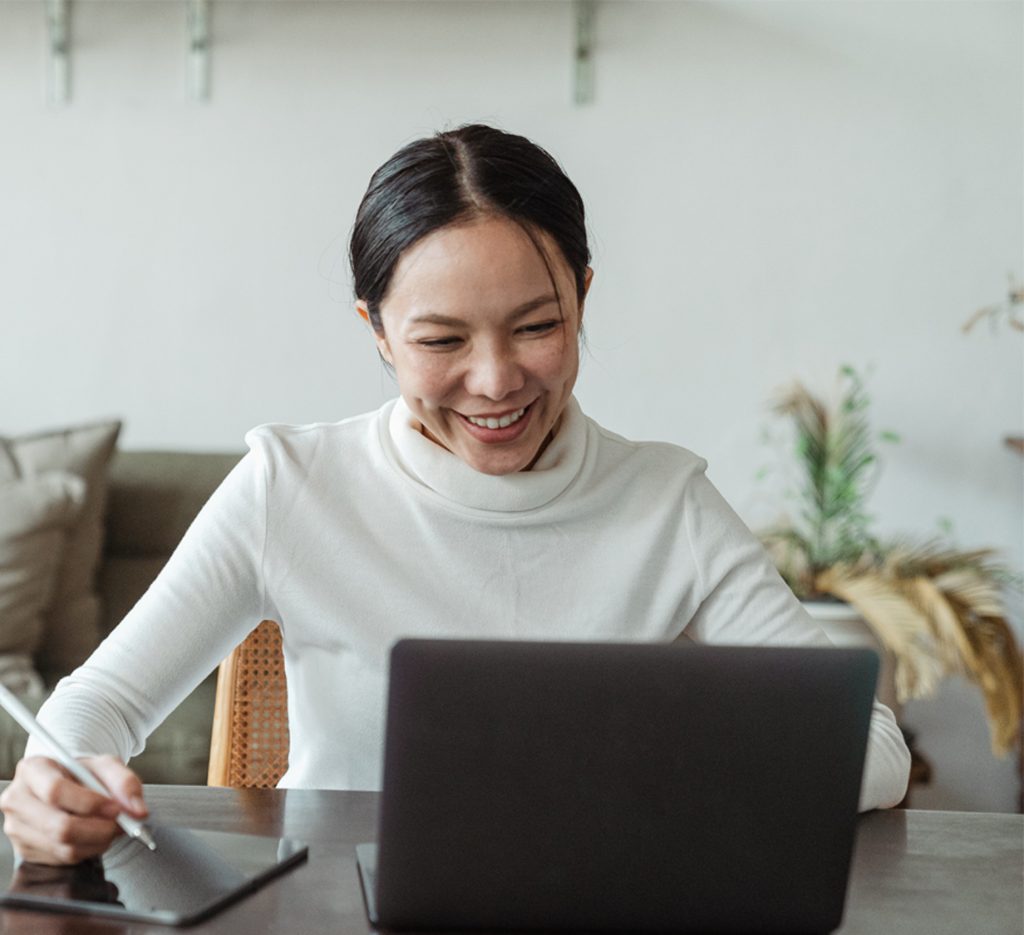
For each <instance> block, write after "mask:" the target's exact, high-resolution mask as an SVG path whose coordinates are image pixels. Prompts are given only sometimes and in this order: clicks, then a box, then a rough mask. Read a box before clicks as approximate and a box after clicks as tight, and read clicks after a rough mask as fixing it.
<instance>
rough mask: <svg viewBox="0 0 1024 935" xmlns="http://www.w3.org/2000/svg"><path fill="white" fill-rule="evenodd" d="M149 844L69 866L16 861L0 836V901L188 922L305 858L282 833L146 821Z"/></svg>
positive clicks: (125, 842) (122, 845)
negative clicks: (259, 833)
mask: <svg viewBox="0 0 1024 935" xmlns="http://www.w3.org/2000/svg"><path fill="white" fill-rule="evenodd" d="M151 830H152V832H153V836H154V838H155V839H156V845H157V849H156V851H155V852H153V851H149V850H148V849H147V848H146V847H144V846H143V845H142V844H140V843H138V842H137V841H133V840H132V839H130V838H127V837H124V838H119V839H118V840H117V841H115V842H114V844H113V846H112V847H111V848H110V850H108V851H107V853H106V854H104V855H103V857H102V858H93V859H91V860H87V861H85V862H83V863H80V864H75V865H74V866H70V867H48V866H45V865H42V864H30V863H21V864H17V862H16V859H15V856H14V851H13V849H12V848H11V843H10V841H9V840H8V839H7V837H6V835H0V886H3V891H2V892H0V904H3V905H7V906H16V907H18V908H22V909H43V910H46V911H47V912H75V913H87V914H89V915H99V916H109V917H114V918H119V919H133V920H138V921H143V922H158V923H161V924H163V925H190V924H192V923H193V922H198V921H199V920H200V919H203V918H205V917H207V916H209V915H212V914H213V913H214V912H217V911H218V910H219V909H222V908H223V907H224V906H227V905H228V904H229V903H232V902H234V901H235V900H237V899H239V898H241V897H242V896H244V895H245V894H246V893H249V892H251V891H252V890H255V889H257V888H258V887H260V886H262V885H263V884H264V883H265V882H266V881H267V880H269V879H271V878H272V877H274V876H276V875H278V874H280V873H282V872H283V871H284V870H286V869H287V868H289V867H292V866H294V865H295V864H298V863H300V862H301V861H303V860H305V859H306V854H307V849H306V845H305V844H303V843H301V842H299V841H292V840H289V839H287V838H270V837H257V836H255V835H250V834H232V833H228V832H222V831H197V830H193V829H190V828H166V827H159V826H151Z"/></svg>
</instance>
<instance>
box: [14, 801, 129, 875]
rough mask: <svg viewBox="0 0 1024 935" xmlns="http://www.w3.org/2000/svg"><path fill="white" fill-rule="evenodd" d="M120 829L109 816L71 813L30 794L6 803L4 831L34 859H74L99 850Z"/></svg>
mask: <svg viewBox="0 0 1024 935" xmlns="http://www.w3.org/2000/svg"><path fill="white" fill-rule="evenodd" d="M6 805H7V803H5V806H6ZM119 831H120V829H119V828H118V826H117V824H116V823H115V822H114V821H113V820H111V819H109V818H96V817H91V816H86V817H83V816H79V815H72V814H70V813H69V812H65V811H62V810H60V809H57V808H54V807H53V806H51V805H48V804H47V803H45V802H42V801H40V800H39V799H36V798H35V797H33V796H30V795H26V796H21V797H19V798H18V799H17V800H16V802H15V804H14V805H13V806H11V807H10V808H6V807H5V818H4V832H5V833H6V835H7V836H8V838H10V840H11V841H12V843H13V844H14V846H15V849H16V850H17V851H18V853H19V854H20V855H21V856H22V857H23V858H24V859H25V860H31V861H34V862H36V863H47V864H55V863H58V864H65V863H77V862H79V861H81V860H85V859H86V858H87V857H92V856H95V855H98V854H102V853H103V852H104V851H105V850H106V849H107V848H108V847H109V846H110V844H111V842H112V841H113V840H114V838H115V837H116V836H117V834H118V832H119Z"/></svg>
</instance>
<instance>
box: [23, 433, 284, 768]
mask: <svg viewBox="0 0 1024 935" xmlns="http://www.w3.org/2000/svg"><path fill="white" fill-rule="evenodd" d="M249 440H250V442H251V443H252V442H254V441H255V442H257V443H261V442H262V439H260V437H259V436H256V435H250V437H249ZM265 465H266V458H265V457H264V455H263V454H262V444H256V445H254V447H253V450H252V451H250V452H249V454H247V455H246V456H245V457H244V458H243V459H242V460H241V461H240V462H239V464H238V465H237V466H236V467H235V468H234V470H233V471H232V472H231V473H230V474H229V475H228V477H227V478H226V479H225V480H224V482H223V483H222V484H221V485H220V487H218V489H217V490H216V491H215V492H214V494H213V496H212V497H211V498H210V500H209V501H208V502H207V504H206V505H205V506H204V507H203V509H202V510H201V511H200V513H199V515H198V516H197V517H196V519H195V521H194V522H193V523H192V525H191V526H190V527H189V529H188V531H187V532H186V534H185V536H184V537H183V538H182V540H181V542H180V544H179V545H178V547H177V549H176V550H175V551H174V553H173V555H172V556H171V558H170V560H169V561H168V562H167V565H166V566H165V567H164V569H163V570H162V571H161V572H160V574H159V575H158V576H157V578H156V580H155V581H154V582H153V584H152V585H151V586H150V588H149V590H147V591H146V593H145V594H144V595H143V596H142V598H141V599H140V600H139V601H138V603H137V604H136V605H135V607H134V608H133V609H132V610H131V611H130V612H129V613H128V615H127V616H126V617H125V618H124V620H123V621H122V622H121V623H120V624H119V625H118V626H117V627H115V628H114V630H113V631H112V632H111V634H110V635H109V636H108V637H107V638H106V639H105V640H104V641H103V642H102V643H101V644H100V646H99V647H97V649H96V650H95V652H93V654H92V655H91V656H90V657H89V659H88V660H86V662H84V663H83V664H82V665H81V666H80V667H79V668H78V669H76V670H75V671H74V672H73V673H71V675H69V676H67V677H66V678H64V679H62V680H61V681H60V682H59V683H58V685H57V687H56V689H55V690H54V692H53V694H52V695H51V696H50V698H49V699H48V700H47V702H46V704H44V705H43V707H42V709H41V710H40V714H39V719H40V721H42V722H43V723H44V724H45V725H46V726H47V727H48V728H49V729H50V730H51V732H52V733H53V734H55V735H56V736H57V737H58V739H60V740H61V741H62V742H63V743H64V744H65V746H66V747H67V748H68V750H69V752H71V753H72V754H73V755H75V756H86V755H92V754H98V753H111V754H114V755H116V756H119V757H121V758H122V759H123V760H128V759H129V758H130V757H131V756H134V755H136V754H138V753H140V752H141V751H142V750H143V748H144V747H145V742H146V738H147V737H148V735H149V734H150V733H152V731H153V730H154V729H155V728H156V727H157V726H158V725H159V724H160V723H161V722H162V721H163V720H164V718H166V717H167V715H168V714H170V712H171V711H172V710H173V709H174V708H175V707H176V706H177V705H178V704H179V703H180V702H181V701H182V700H183V699H184V698H185V696H186V695H187V694H188V693H189V692H191V691H192V690H193V689H194V688H195V687H196V686H197V685H198V684H199V683H200V682H201V681H202V680H203V679H204V678H205V677H206V676H207V675H208V674H209V673H210V672H211V671H212V670H213V668H214V667H215V666H216V665H217V664H218V663H219V662H220V660H221V659H223V658H224V656H226V655H227V654H228V653H229V652H230V651H231V649H232V648H233V647H234V646H236V645H237V644H238V643H239V642H240V641H241V640H242V639H243V638H244V637H245V635H246V634H247V633H248V632H249V631H250V630H251V629H252V628H253V627H255V626H256V625H257V624H258V623H259V622H260V620H261V619H263V618H264V617H265V616H267V615H268V611H269V609H268V608H267V607H266V606H265V604H266V601H265V598H264V587H263V576H262V563H263V550H264V544H265V540H266V512H267V480H266V475H267V470H266V467H265ZM45 753H46V751H45V749H43V748H42V747H41V746H40V745H39V744H37V743H36V742H35V741H30V743H29V745H28V748H27V749H26V755H33V754H45Z"/></svg>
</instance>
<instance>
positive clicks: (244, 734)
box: [207, 620, 288, 789]
mask: <svg viewBox="0 0 1024 935" xmlns="http://www.w3.org/2000/svg"><path fill="white" fill-rule="evenodd" d="M287 768H288V694H287V690H286V682H285V675H284V655H283V652H282V648H281V630H280V628H279V627H278V625H277V624H276V623H275V622H274V621H273V620H264V621H263V622H262V623H261V624H260V625H259V626H258V627H256V629H255V630H253V631H252V633H250V634H249V635H248V636H247V637H246V638H245V640H243V641H242V643H240V644H239V645H238V646H236V647H235V648H234V650H232V652H231V654H230V655H229V656H228V657H227V658H226V659H225V660H224V661H223V662H222V663H221V664H220V669H219V670H218V672H217V698H216V701H215V702H214V709H213V735H212V737H211V739H210V770H209V774H208V777H207V783H208V784H209V785H211V786H231V787H233V788H236V789H267V788H271V787H273V786H276V785H277V783H278V780H279V779H280V778H281V777H282V776H283V775H284V772H285V770H286V769H287Z"/></svg>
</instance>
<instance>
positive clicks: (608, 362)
mask: <svg viewBox="0 0 1024 935" xmlns="http://www.w3.org/2000/svg"><path fill="white" fill-rule="evenodd" d="M43 10H44V7H43V4H42V3H41V2H20V0H14V2H12V0H7V2H4V3H3V4H0V317H2V323H3V328H2V331H0V431H2V432H16V431H22V430H30V429H33V428H37V427H43V426H52V425H59V424H63V423H66V422H68V421H70V420H77V419H87V418H92V417H96V416H100V415H106V414H117V415H121V416H123V417H124V419H125V420H126V430H125V434H124V444H125V445H126V446H127V447H147V446H154V447H168V448H173V447H189V448H195V449H237V448H239V447H240V445H241V437H242V434H243V432H244V431H245V429H247V428H248V427H249V426H251V425H254V424H257V423H260V422H265V421H290V422H306V421H314V420H333V419H337V418H340V417H343V416H346V415H350V414H353V413H356V412H359V411H363V410H365V409H368V408H370V407H373V406H375V405H376V404H377V403H378V402H379V401H381V400H382V399H384V398H386V397H388V396H389V395H392V393H393V388H392V385H391V383H390V381H389V380H388V378H387V377H386V376H384V375H383V374H382V372H381V370H380V368H379V365H378V363H377V360H376V355H375V354H374V352H373V349H372V347H371V343H370V341H369V340H368V338H367V335H366V333H365V331H364V329H363V327H362V325H361V323H360V322H359V320H358V319H357V318H356V317H355V315H354V314H353V313H352V311H351V307H350V301H349V295H348V272H347V268H346V267H345V262H344V259H345V240H346V237H347V234H348V232H349V229H350V225H351V221H352V218H353V215H354V212H355V208H356V205H357V203H358V200H359V197H360V195H361V193H362V190H363V189H364V187H365V185H366V182H367V179H368V177H369V174H370V172H371V171H372V170H373V168H375V167H376V166H377V165H378V164H379V163H380V162H381V161H383V160H384V159H385V158H386V157H387V156H388V155H390V153H391V152H393V151H394V150H395V149H396V148H397V147H398V146H399V145H400V144H402V143H404V142H406V141H408V140H410V139H413V138H415V137H417V136H420V135H423V134H426V133H429V132H431V131H433V130H434V129H437V128H439V127H443V126H448V125H456V124H459V123H462V122H466V121H470V120H481V121H490V122H494V123H497V124H499V125H502V126H504V127H506V128H508V129H512V130H515V131H517V132H521V133H524V134H526V135H527V136H530V137H532V138H534V139H536V140H538V141H539V142H541V143H542V144H543V145H545V146H547V147H548V148H549V149H550V150H551V151H552V152H554V153H555V154H556V155H557V156H558V157H559V159H560V160H561V161H562V162H563V164H564V165H565V166H566V168H567V170H568V171H569V174H570V175H571V176H572V177H573V178H574V180H575V181H576V183H577V185H578V186H579V188H580V189H581V191H582V192H583V195H584V198H585V200H586V201H587V204H588V208H589V212H590V226H591V230H592V235H593V249H594V266H595V268H596V270H597V277H596V280H595V285H594V287H593V289H592V291H591V296H590V300H589V302H588V311H587V319H588V328H589V344H590V352H591V355H590V359H589V360H588V361H587V363H586V365H585V368H584V372H583V374H582V376H581V379H580V383H579V387H578V395H579V397H580V398H581V400H582V402H583V404H584V406H585V407H586V409H587V410H588V411H589V412H590V413H591V414H592V415H594V416H595V417H597V418H598V419H599V420H600V421H602V422H603V423H605V424H606V425H608V426H609V427H610V428H613V429H615V430H617V431H620V432H622V433H624V434H627V435H631V436H634V437H638V438H663V439H668V440H671V441H676V442H679V443H681V444H684V445H687V446H688V447H691V448H693V449H695V450H697V451H699V452H700V453H702V454H703V455H705V456H706V457H707V458H708V459H709V461H710V465H711V466H710V474H711V476H712V478H713V479H714V480H715V481H716V483H718V485H719V486H720V487H721V488H722V489H723V491H724V492H725V494H726V495H727V497H729V499H730V500H731V501H732V502H733V503H734V504H735V505H736V506H737V508H738V509H739V510H740V512H741V513H742V514H743V515H744V517H745V518H746V519H747V520H748V521H749V522H751V523H752V524H755V525H756V524H758V523H762V522H765V521H767V520H769V519H772V518H774V516H775V511H776V507H777V499H776V498H775V497H774V495H773V492H772V488H771V487H770V486H766V485H764V484H758V483H756V482H755V480H754V476H755V473H756V471H757V469H758V468H759V467H760V466H761V465H762V464H763V463H765V461H766V459H768V458H769V457H770V452H769V451H768V450H767V449H766V448H765V447H764V445H763V444H762V443H761V442H760V436H761V431H762V429H763V428H764V427H765V425H766V424H767V416H766V411H765V403H766V400H767V399H768V398H769V396H770V395H771V393H772V391H773V390H774V389H776V388H777V387H778V386H779V385H780V384H782V383H784V382H785V381H787V380H789V379H790V378H792V377H795V376H799V377H803V378H805V379H808V380H811V381H814V382H816V383H818V384H820V385H826V386H827V385H828V384H829V383H830V381H831V378H832V375H833V374H834V373H835V370H836V368H837V367H838V365H839V364H840V363H844V362H849V363H852V364H855V365H857V366H859V367H866V366H869V365H870V366H872V367H873V368H874V373H873V376H872V378H871V381H870V387H871V392H872V396H873V400H874V407H873V412H874V415H875V418H876V422H877V424H878V426H879V427H886V428H891V429H894V430H896V431H899V432H900V433H901V434H902V435H903V437H904V440H903V442H902V444H900V445H899V446H896V447H894V448H891V449H887V452H886V464H885V469H884V472H883V474H882V475H881V479H880V482H879V484H878V487H877V490H876V493H875V497H874V500H873V504H872V505H873V509H874V511H875V512H876V513H877V515H878V519H879V526H880V529H881V531H883V532H906V533H911V534H916V535H922V536H923V535H928V534H930V533H933V532H935V531H936V530H937V522H938V520H939V518H940V517H945V518H948V519H949V520H951V521H952V523H953V527H954V530H955V532H956V536H957V540H958V542H959V543H960V544H962V545H964V546H982V545H992V546H996V547H998V548H1000V549H1002V550H1003V552H1004V555H1005V556H1006V557H1007V559H1008V560H1009V561H1010V562H1011V563H1012V564H1013V565H1014V566H1015V567H1017V568H1020V567H1021V565H1022V562H1024V542H1022V536H1024V531H1022V515H1024V489H1022V483H1021V479H1022V462H1021V460H1020V458H1019V457H1017V456H1015V455H1014V454H1013V453H1011V452H1010V451H1008V450H1007V449H1005V448H1004V447H1003V446H1002V444H1001V439H1002V437H1003V436H1004V435H1005V434H1008V433H1010V432H1013V433H1016V434H1021V432H1022V428H1024V364H1022V348H1024V342H1022V341H1021V340H1020V337H1019V336H1018V335H1016V334H1015V333H1011V332H1009V331H1007V330H1006V329H1003V330H1001V331H997V332H992V331H990V330H988V329H984V328H983V329H978V330H977V331H976V332H974V333H972V334H970V335H967V336H965V335H963V334H962V333H961V332H960V325H961V323H962V322H963V321H964V320H965V319H966V318H967V317H968V315H969V314H970V313H971V312H972V311H973V310H974V309H976V308H977V307H979V306H980V305H982V304H985V303H988V302H992V301H997V300H999V299H1000V298H1001V297H1002V295H1003V294H1004V292H1005V287H1006V277H1007V274H1008V273H1012V274H1014V275H1015V276H1017V277H1018V278H1021V277H1022V276H1024V268H1022V255H1024V222H1022V210H1021V207H1022V175H1024V152H1022V148H1024V143H1022V140H1024V126H1022V120H1024V118H1022V104H1024V101H1022V78H1024V75H1022V52H1021V45H1020V36H1021V31H1022V25H1024V22H1022V7H1021V5H1020V4H1018V3H1013V2H983V0H982V2H898V0H890V2H887V3H872V2H843V0H837V2H788V0H780V2H772V3H726V2H721V3H685V2H675V3H655V2H642V3H640V2H634V3H623V2H603V3H601V4H600V5H599V8H598V22H597V48H596V69H597V88H596V100H595V102H594V103H593V104H591V105H588V106H584V107H576V106H573V105H572V103H571V89H570V77H571V65H570V55H571V48H572V41H573V36H572V14H571V7H570V6H569V5H568V4H567V3H561V2H550V3H549V2H540V3H528V2H491V3H475V2H464V3H430V2H420V3H384V2H377V3H373V2H371V3H327V2H319V3H305V2H261V3H239V2H224V0H218V2H215V3H214V5H213V17H214V20H213V25H214V41H213V52H212V55H213V59H212V62H213V75H212V80H213V96H212V100H211V101H210V102H209V103H206V104H197V103H194V102H191V101H189V100H187V99H186V95H185V92H184V88H185V4H184V3H183V2H178V0H168V2H162V0H151V2H146V3H127V2H106V0H96V2H82V0H79V2H76V3H73V30H72V32H73V42H72V70H73V77H72V99H71V102H70V104H69V105H68V106H67V107H65V108H62V109H52V108H48V107H46V106H45V103H44V93H43V89H44V75H45V61H46V59H45V43H46V36H45V26H44V13H43ZM968 696H969V693H968ZM969 697H970V696H969ZM961 702H962V699H961V701H957V702H955V704H958V705H960V704H961ZM943 703H946V702H943ZM926 710H928V711H931V712H935V711H939V712H941V711H942V710H943V709H942V708H941V707H939V708H936V707H935V706H933V707H932V708H928V709H926ZM957 710H961V709H960V708H958V709H957ZM932 720H934V719H932ZM938 720H939V723H937V724H932V721H931V720H929V718H928V717H925V718H924V719H923V725H922V728H921V731H922V737H921V739H922V744H923V745H924V746H926V747H929V744H930V745H931V746H930V747H929V749H930V750H943V751H946V752H951V751H952V752H951V755H950V757H949V763H946V762H945V760H944V761H943V766H942V769H937V774H938V775H937V777H936V778H937V783H939V784H940V786H939V787H938V789H939V791H938V793H937V794H938V802H937V804H940V805H941V804H942V801H943V800H942V794H941V788H942V787H941V783H942V782H943V781H946V782H949V781H952V780H953V777H957V776H958V777H960V778H959V779H957V780H956V781H957V782H958V783H960V785H969V784H970V783H969V782H968V780H967V778H966V777H967V773H966V772H965V770H967V769H968V767H969V766H970V764H971V761H972V760H974V759H976V758H977V757H979V756H980V757H986V756H987V754H986V753H985V749H986V743H987V741H986V738H985V735H984V724H983V722H981V721H977V723H976V724H975V727H974V729H973V730H971V731H970V732H969V733H970V736H969V738H968V739H965V738H964V737H961V736H958V737H957V738H956V744H955V745H950V743H949V741H948V740H947V739H946V737H945V735H944V734H943V730H942V723H941V722H942V721H945V720H948V719H947V718H939V719H938ZM930 724H931V725H932V726H928V725H930ZM954 746H955V750H954ZM978 751H980V752H978ZM944 755H945V754H943V756H944ZM979 762H982V761H981V760H979ZM990 762H991V767H989V763H990ZM984 764H985V765H984V769H986V770H988V772H987V773H985V779H984V791H983V792H982V793H978V794H976V795H973V797H972V796H971V794H968V795H967V798H966V799H965V798H964V797H963V796H961V795H960V792H959V791H957V793H956V795H955V796H953V797H952V798H954V799H955V800H956V805H957V807H981V808H1005V809H1010V808H1012V807H1013V802H1014V797H1015V794H1016V785H1015V781H1014V778H1013V769H1012V765H1011V764H1010V763H1009V762H1008V761H1004V762H1002V763H996V762H995V761H990V759H987V760H984ZM958 771H959V772H958ZM943 777H945V779H943ZM958 790H959V786H958Z"/></svg>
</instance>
